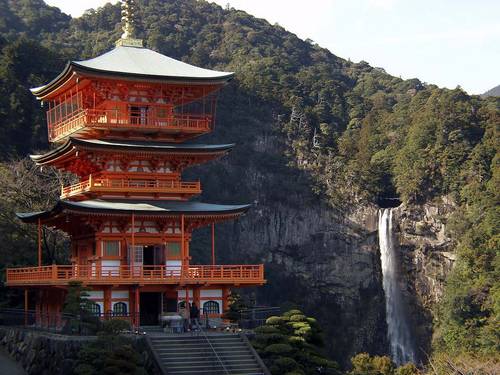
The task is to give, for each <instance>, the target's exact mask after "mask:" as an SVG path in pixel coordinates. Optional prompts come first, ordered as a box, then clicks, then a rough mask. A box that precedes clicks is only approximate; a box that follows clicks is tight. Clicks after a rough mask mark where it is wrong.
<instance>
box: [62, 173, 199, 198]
mask: <svg viewBox="0 0 500 375" xmlns="http://www.w3.org/2000/svg"><path fill="white" fill-rule="evenodd" d="M82 193H124V194H129V193H141V194H144V193H149V194H184V195H197V194H200V193H201V184H200V182H199V181H196V182H181V181H176V180H146V179H133V180H131V179H120V178H107V177H106V178H101V177H93V176H92V175H91V176H89V179H88V180H85V181H82V182H80V183H78V184H74V185H71V186H66V187H63V188H62V189H61V198H62V199H64V198H68V197H72V196H75V195H79V194H82Z"/></svg>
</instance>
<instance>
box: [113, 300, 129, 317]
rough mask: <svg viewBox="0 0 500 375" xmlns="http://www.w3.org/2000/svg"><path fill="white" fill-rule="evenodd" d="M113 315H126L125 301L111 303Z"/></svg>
mask: <svg viewBox="0 0 500 375" xmlns="http://www.w3.org/2000/svg"><path fill="white" fill-rule="evenodd" d="M113 315H114V316H126V315H127V304H126V303H125V302H117V303H115V304H114V305H113Z"/></svg>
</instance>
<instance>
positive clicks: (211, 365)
mask: <svg viewBox="0 0 500 375" xmlns="http://www.w3.org/2000/svg"><path fill="white" fill-rule="evenodd" d="M149 342H150V343H151V348H152V350H154V351H155V352H156V354H157V358H158V360H159V361H161V362H162V363H163V367H164V368H165V369H166V371H167V373H168V374H169V375H170V374H173V375H195V374H204V375H210V374H213V375H229V374H231V375H233V374H235V375H236V374H237V375H264V374H265V371H264V369H263V368H261V366H260V364H259V362H258V361H257V358H256V357H255V354H254V352H253V351H252V350H251V349H250V347H249V344H248V342H247V341H245V340H243V338H242V337H241V336H240V335H235V334H221V335H207V336H206V337H205V336H200V335H174V336H171V335H151V336H150V341H149ZM214 351H215V353H214Z"/></svg>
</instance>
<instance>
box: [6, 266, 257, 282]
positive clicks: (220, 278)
mask: <svg viewBox="0 0 500 375" xmlns="http://www.w3.org/2000/svg"><path fill="white" fill-rule="evenodd" d="M69 281H81V282H83V283H85V284H109V283H113V284H137V283H141V284H200V283H212V284H240V285H245V284H247V285H261V284H263V283H265V280H264V266H263V265H262V264H259V265H219V266H217V265H215V266H212V265H208V266H205V265H203V266H198V265H196V266H195V265H193V266H183V267H180V266H164V265H155V266H128V265H120V266H99V265H83V266H82V265H69V266H66V265H52V266H41V267H25V268H9V269H7V285H9V286H20V285H61V284H63V285H65V284H67V283H68V282H69Z"/></svg>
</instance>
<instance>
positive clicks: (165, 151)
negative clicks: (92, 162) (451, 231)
mask: <svg viewBox="0 0 500 375" xmlns="http://www.w3.org/2000/svg"><path fill="white" fill-rule="evenodd" d="M234 146H235V145H234V143H233V144H222V145H206V144H186V143H183V144H175V143H174V144H172V143H160V142H149V141H119V140H99V139H81V138H68V139H67V140H66V142H64V143H63V144H62V145H60V146H59V147H57V148H55V149H53V150H51V151H49V152H47V153H45V154H42V155H30V157H31V159H32V160H33V161H34V162H35V163H36V164H37V165H39V166H42V165H49V164H54V163H58V162H60V161H62V160H66V159H68V158H73V157H76V156H77V153H78V152H79V151H90V152H91V151H100V152H106V151H109V152H113V153H131V154H134V155H139V154H147V155H165V156H168V155H170V156H193V157H196V156H198V157H200V158H203V159H215V158H217V157H220V156H223V155H225V154H227V153H228V152H230V151H231V149H232V148H233V147H234Z"/></svg>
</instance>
